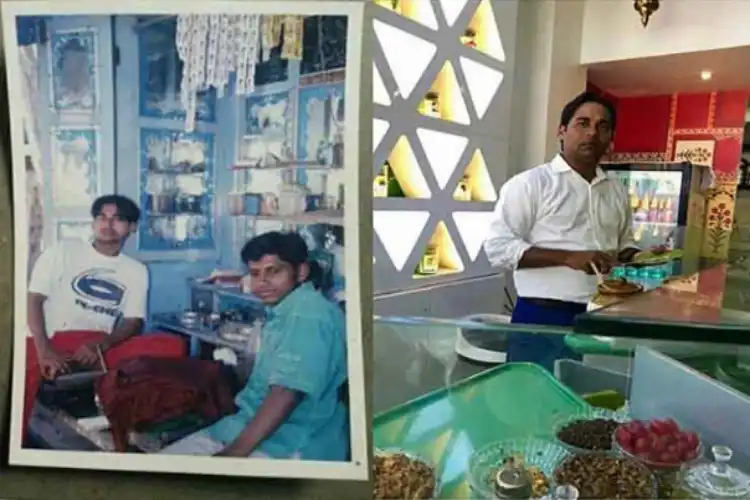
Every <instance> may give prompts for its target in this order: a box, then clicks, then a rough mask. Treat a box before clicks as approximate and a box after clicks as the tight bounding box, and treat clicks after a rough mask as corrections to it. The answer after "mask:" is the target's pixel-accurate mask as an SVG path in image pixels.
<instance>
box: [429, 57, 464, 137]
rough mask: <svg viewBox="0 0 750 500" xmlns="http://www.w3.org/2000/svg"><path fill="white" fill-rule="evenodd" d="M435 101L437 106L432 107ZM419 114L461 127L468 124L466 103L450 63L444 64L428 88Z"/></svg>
mask: <svg viewBox="0 0 750 500" xmlns="http://www.w3.org/2000/svg"><path fill="white" fill-rule="evenodd" d="M435 100H436V101H437V105H433V101H435ZM419 112H420V113H421V114H423V115H424V116H430V117H432V118H438V119H441V120H447V121H450V122H454V123H460V124H462V125H468V124H469V123H470V120H469V112H468V111H467V109H466V102H465V101H464V98H463V96H462V95H461V89H460V88H459V86H458V81H457V80H456V71H455V70H454V69H453V65H452V64H451V63H450V62H446V63H445V65H444V66H443V69H442V70H440V73H439V74H438V76H437V78H436V79H435V81H434V82H433V84H432V87H430V92H429V93H428V94H427V95H425V96H424V99H423V100H422V101H421V103H420V106H419Z"/></svg>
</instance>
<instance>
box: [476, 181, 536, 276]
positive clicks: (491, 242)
mask: <svg viewBox="0 0 750 500" xmlns="http://www.w3.org/2000/svg"><path fill="white" fill-rule="evenodd" d="M537 191H538V189H535V188H534V186H533V183H532V182H531V180H530V179H529V178H528V176H526V175H523V174H521V175H518V176H516V177H513V178H511V179H510V180H509V181H508V182H506V183H505V184H504V185H503V187H502V188H501V189H500V196H499V197H498V198H499V199H498V201H497V205H496V206H495V212H494V216H493V219H492V223H491V224H490V229H489V233H488V236H487V239H486V240H485V243H484V250H485V252H486V253H487V258H488V259H489V261H490V264H492V266H493V267H499V268H501V269H505V270H508V271H512V270H515V269H516V268H518V262H519V261H520V260H521V257H523V254H524V253H525V252H526V250H528V249H529V248H531V247H532V245H531V243H529V236H530V233H531V229H532V228H533V227H534V220H535V219H536V207H537V204H538V198H539V193H538V192H537Z"/></svg>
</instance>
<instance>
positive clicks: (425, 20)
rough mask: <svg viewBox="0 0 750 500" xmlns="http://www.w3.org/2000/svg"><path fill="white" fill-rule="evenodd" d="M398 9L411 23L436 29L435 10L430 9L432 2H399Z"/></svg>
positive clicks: (419, 0)
mask: <svg viewBox="0 0 750 500" xmlns="http://www.w3.org/2000/svg"><path fill="white" fill-rule="evenodd" d="M399 9H400V11H401V15H402V16H404V17H408V18H409V19H411V20H412V21H414V22H417V23H419V24H421V25H423V26H427V27H428V28H430V29H433V30H436V29H438V22H437V17H435V9H433V8H432V2H430V1H429V0H427V1H425V0H401V1H400V2H399Z"/></svg>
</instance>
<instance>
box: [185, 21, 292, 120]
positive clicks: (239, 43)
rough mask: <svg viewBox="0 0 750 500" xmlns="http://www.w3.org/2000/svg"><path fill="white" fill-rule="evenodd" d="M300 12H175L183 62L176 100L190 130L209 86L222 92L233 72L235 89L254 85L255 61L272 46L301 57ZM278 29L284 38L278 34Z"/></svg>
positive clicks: (287, 55)
mask: <svg viewBox="0 0 750 500" xmlns="http://www.w3.org/2000/svg"><path fill="white" fill-rule="evenodd" d="M302 29H303V19H302V17H301V16H262V20H261V16H259V15H253V14H246V15H224V14H209V15H206V14H188V15H181V16H178V17H177V35H176V40H175V43H176V46H177V54H178V56H179V57H180V59H181V60H182V62H183V70H182V85H181V88H180V100H181V104H182V107H183V109H184V110H185V112H186V115H187V118H186V123H185V130H186V131H188V132H192V131H193V130H194V129H195V113H196V110H197V107H198V96H197V94H198V93H199V92H201V91H204V90H207V89H209V88H210V87H213V88H215V89H216V90H217V94H218V96H219V97H221V96H222V95H223V94H224V92H225V91H226V86H227V85H228V84H229V77H230V75H231V74H232V73H234V74H235V94H237V95H248V94H250V93H252V92H253V91H254V90H255V66H256V64H257V61H258V60H259V55H260V56H262V60H267V59H268V58H269V56H270V51H271V49H273V48H275V47H278V46H279V45H281V46H282V53H281V55H282V57H284V58H287V59H301V58H302ZM282 33H283V39H282Z"/></svg>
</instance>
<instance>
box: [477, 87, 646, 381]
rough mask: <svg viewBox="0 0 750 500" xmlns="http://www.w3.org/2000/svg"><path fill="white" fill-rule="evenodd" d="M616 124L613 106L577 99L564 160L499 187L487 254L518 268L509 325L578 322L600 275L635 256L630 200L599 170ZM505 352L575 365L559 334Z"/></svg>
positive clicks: (527, 339) (567, 122) (564, 126)
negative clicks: (515, 295)
mask: <svg viewBox="0 0 750 500" xmlns="http://www.w3.org/2000/svg"><path fill="white" fill-rule="evenodd" d="M615 124H616V113H615V108H614V106H613V105H612V104H611V103H610V102H609V101H607V100H606V99H604V98H602V97H600V96H598V95H596V94H593V93H590V92H584V93H582V94H580V95H578V96H577V97H576V98H574V99H573V100H572V101H570V102H569V103H568V104H566V105H565V107H564V108H563V110H562V113H561V116H560V126H559V131H558V138H559V139H560V144H561V151H560V154H558V155H557V156H555V158H553V159H552V161H550V162H549V163H545V164H543V165H539V166H537V167H535V168H532V169H530V170H526V171H525V172H522V173H520V174H518V175H516V176H514V177H513V178H511V179H510V180H509V181H508V182H506V183H505V184H504V185H503V187H502V189H501V190H500V196H499V200H498V202H497V206H496V207H495V216H494V220H493V222H492V225H491V227H490V231H489V236H488V238H487V240H486V242H485V249H486V252H487V255H488V257H489V260H490V262H491V263H492V265H493V266H496V267H499V268H502V269H506V270H509V271H513V279H514V282H515V285H516V291H517V294H518V299H517V301H516V305H515V308H514V311H513V316H512V322H513V323H527V324H542V325H559V326H570V325H572V324H573V319H574V317H575V316H576V315H577V314H580V313H582V312H585V310H586V304H587V303H588V301H589V300H591V298H592V297H593V295H594V293H595V292H596V285H597V277H596V275H595V273H596V272H597V271H598V272H600V273H601V274H607V273H608V272H609V271H610V269H611V268H612V266H613V265H615V264H616V263H618V262H628V261H630V260H632V258H633V257H634V256H635V254H636V253H637V252H638V248H637V247H636V245H635V240H634V239H633V231H632V215H631V212H630V206H629V203H628V197H627V193H626V192H625V190H624V188H623V187H622V186H621V185H620V184H619V183H618V182H616V181H615V180H610V179H609V178H608V177H607V176H606V174H605V173H604V172H603V171H602V169H601V168H600V167H599V160H600V159H601V157H602V156H603V155H604V154H605V153H606V152H607V150H608V148H609V147H610V144H611V142H612V137H613V133H614V130H615ZM507 354H508V361H528V362H534V363H538V364H540V365H542V366H544V367H545V368H547V369H549V370H552V368H553V366H554V361H555V360H556V359H560V358H574V359H575V358H578V356H577V355H576V354H575V353H573V352H572V351H571V350H569V349H568V348H567V347H566V346H565V343H564V338H563V336H561V335H560V336H558V335H534V334H520V333H516V334H511V335H510V336H509V347H508V353H507Z"/></svg>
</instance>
